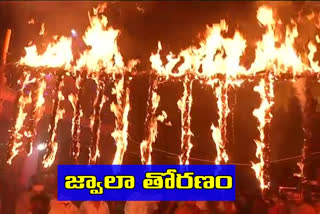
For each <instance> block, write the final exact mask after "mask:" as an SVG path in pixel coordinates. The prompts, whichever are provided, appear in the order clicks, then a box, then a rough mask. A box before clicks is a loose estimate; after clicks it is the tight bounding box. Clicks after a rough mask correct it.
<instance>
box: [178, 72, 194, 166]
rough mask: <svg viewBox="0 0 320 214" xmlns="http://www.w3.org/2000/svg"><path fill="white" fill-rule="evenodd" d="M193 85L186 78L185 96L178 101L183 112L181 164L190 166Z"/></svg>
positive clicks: (184, 83) (184, 85)
mask: <svg viewBox="0 0 320 214" xmlns="http://www.w3.org/2000/svg"><path fill="white" fill-rule="evenodd" d="M192 84H193V81H192V80H190V79H189V78H188V76H186V77H185V79H184V82H183V95H182V97H181V99H180V100H179V101H178V103H177V104H178V108H179V109H180V112H181V155H180V156H179V160H180V164H182V165H188V164H189V157H190V152H191V149H192V143H191V136H192V135H193V134H192V132H191V106H192Z"/></svg>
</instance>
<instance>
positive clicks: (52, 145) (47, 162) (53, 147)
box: [42, 80, 65, 168]
mask: <svg viewBox="0 0 320 214" xmlns="http://www.w3.org/2000/svg"><path fill="white" fill-rule="evenodd" d="M63 86H64V82H63V80H61V82H60V83H59V86H58V90H57V99H56V100H55V102H57V103H54V106H55V105H56V113H55V115H54V120H53V124H50V127H49V134H50V139H49V143H48V149H49V150H48V153H47V154H46V155H45V157H44V160H43V161H42V163H43V166H44V167H45V168H48V167H50V166H51V165H52V164H53V162H54V160H55V157H56V153H57V150H58V143H57V139H56V135H57V133H56V132H57V128H58V122H59V121H60V120H61V119H63V115H64V113H65V110H64V109H63V108H62V107H61V101H63V100H64V96H63V94H62V87H63ZM54 110H55V109H54Z"/></svg>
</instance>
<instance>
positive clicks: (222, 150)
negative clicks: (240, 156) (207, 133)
mask: <svg viewBox="0 0 320 214" xmlns="http://www.w3.org/2000/svg"><path fill="white" fill-rule="evenodd" d="M215 93H216V97H217V99H218V100H217V105H218V115H219V119H218V126H215V125H214V124H212V126H211V130H212V138H213V140H214V142H215V144H216V149H217V158H216V160H215V163H216V164H226V163H227V162H228V159H229V158H228V155H227V151H226V144H227V140H228V139H227V117H228V114H229V112H230V109H229V105H228V84H227V83H226V82H225V81H219V85H218V86H216V87H215Z"/></svg>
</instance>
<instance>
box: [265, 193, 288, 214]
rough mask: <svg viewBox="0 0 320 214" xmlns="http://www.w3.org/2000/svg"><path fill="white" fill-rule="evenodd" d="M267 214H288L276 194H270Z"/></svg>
mask: <svg viewBox="0 0 320 214" xmlns="http://www.w3.org/2000/svg"><path fill="white" fill-rule="evenodd" d="M268 214H288V210H287V207H286V204H285V201H284V200H282V199H281V198H280V196H279V195H278V194H277V193H271V196H270V207H269V209H268Z"/></svg>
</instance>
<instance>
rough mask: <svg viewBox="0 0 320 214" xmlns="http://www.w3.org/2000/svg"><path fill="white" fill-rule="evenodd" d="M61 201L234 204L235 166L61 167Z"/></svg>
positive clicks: (59, 185) (59, 177) (59, 169)
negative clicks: (219, 202) (227, 202)
mask: <svg viewBox="0 0 320 214" xmlns="http://www.w3.org/2000/svg"><path fill="white" fill-rule="evenodd" d="M58 200H61V201H100V200H101V201H234V200H235V166H234V165H59V166H58Z"/></svg>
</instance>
